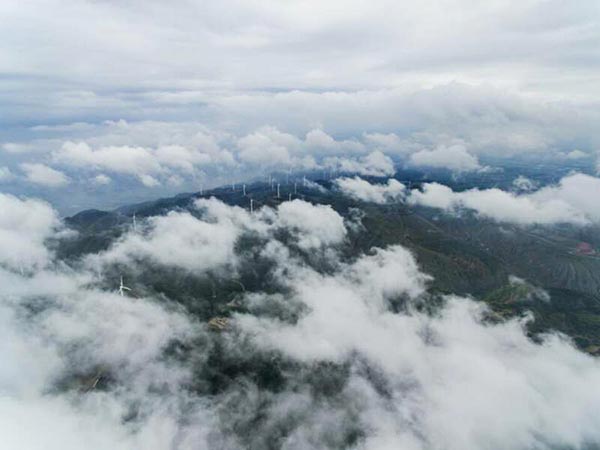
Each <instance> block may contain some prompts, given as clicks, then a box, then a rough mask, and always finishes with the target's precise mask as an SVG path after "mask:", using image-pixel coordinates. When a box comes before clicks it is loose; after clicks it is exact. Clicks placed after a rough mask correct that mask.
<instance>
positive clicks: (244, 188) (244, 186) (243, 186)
mask: <svg viewBox="0 0 600 450" xmlns="http://www.w3.org/2000/svg"><path fill="white" fill-rule="evenodd" d="M242 188H243V190H244V197H245V196H246V185H245V184H244V185H242Z"/></svg>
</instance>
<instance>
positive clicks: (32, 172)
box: [20, 163, 70, 187]
mask: <svg viewBox="0 0 600 450" xmlns="http://www.w3.org/2000/svg"><path fill="white" fill-rule="evenodd" d="M20 167H21V170H23V172H25V177H26V179H27V181H29V182H31V183H35V184H41V185H43V186H48V187H61V186H64V185H66V184H69V182H70V180H69V177H67V176H66V175H65V174H64V173H62V172H60V171H59V170H55V169H53V168H51V167H48V166H46V165H44V164H38V163H23V164H21V165H20Z"/></svg>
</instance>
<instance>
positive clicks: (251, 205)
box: [250, 199, 254, 213]
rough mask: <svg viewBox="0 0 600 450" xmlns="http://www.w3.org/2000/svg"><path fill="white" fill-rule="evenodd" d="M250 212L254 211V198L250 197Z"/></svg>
mask: <svg viewBox="0 0 600 450" xmlns="http://www.w3.org/2000/svg"><path fill="white" fill-rule="evenodd" d="M250 212H251V213H252V212H254V200H253V199H250Z"/></svg>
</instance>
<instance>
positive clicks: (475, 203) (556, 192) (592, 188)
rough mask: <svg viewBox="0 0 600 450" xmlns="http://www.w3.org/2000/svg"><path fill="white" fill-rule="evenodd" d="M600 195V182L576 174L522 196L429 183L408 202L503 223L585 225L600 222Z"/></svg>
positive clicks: (411, 196)
mask: <svg viewBox="0 0 600 450" xmlns="http://www.w3.org/2000/svg"><path fill="white" fill-rule="evenodd" d="M599 195H600V179H598V178H595V177H591V176H588V175H583V174H573V175H569V176H566V177H564V178H563V179H561V180H560V183H559V184H558V185H556V186H546V187H544V188H542V189H540V190H538V191H535V192H533V193H529V194H521V195H517V194H513V193H510V192H505V191H502V190H500V189H495V188H494V189H484V190H479V189H471V190H468V191H463V192H454V191H452V189H450V188H449V187H447V186H444V185H441V184H438V183H428V184H425V185H424V186H423V191H422V192H421V191H418V190H413V191H412V192H411V194H410V196H409V197H408V201H409V202H410V203H413V204H419V205H424V206H429V207H432V208H440V209H445V210H447V211H454V210H457V209H460V208H467V209H472V210H474V211H476V212H477V213H478V214H479V215H481V216H484V217H488V218H490V219H494V220H497V221H501V222H514V223H518V224H534V223H538V224H553V223H573V224H579V225H581V224H587V223H590V222H598V221H600V208H599V206H598V203H597V202H596V201H595V200H594V199H595V198H598V196H599Z"/></svg>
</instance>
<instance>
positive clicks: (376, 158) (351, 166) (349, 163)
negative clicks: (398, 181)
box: [324, 150, 395, 177]
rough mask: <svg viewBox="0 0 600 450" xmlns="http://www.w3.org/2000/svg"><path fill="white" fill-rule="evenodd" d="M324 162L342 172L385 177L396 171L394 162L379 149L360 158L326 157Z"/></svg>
mask: <svg viewBox="0 0 600 450" xmlns="http://www.w3.org/2000/svg"><path fill="white" fill-rule="evenodd" d="M324 163H325V166H327V167H331V168H333V169H335V170H338V171H340V172H350V173H358V174H359V175H365V176H374V177H385V176H390V175H393V174H394V173H395V169H394V162H393V161H392V160H391V158H390V157H389V156H386V155H385V154H384V153H383V152H381V151H379V150H375V151H374V152H371V153H369V154H368V155H366V156H363V157H361V158H358V159H357V158H347V157H335V158H326V159H325V162H324Z"/></svg>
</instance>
